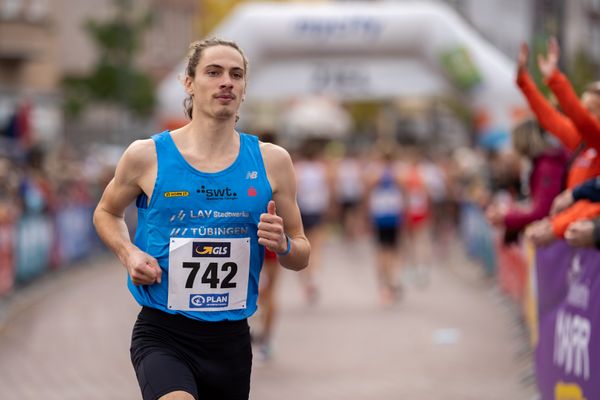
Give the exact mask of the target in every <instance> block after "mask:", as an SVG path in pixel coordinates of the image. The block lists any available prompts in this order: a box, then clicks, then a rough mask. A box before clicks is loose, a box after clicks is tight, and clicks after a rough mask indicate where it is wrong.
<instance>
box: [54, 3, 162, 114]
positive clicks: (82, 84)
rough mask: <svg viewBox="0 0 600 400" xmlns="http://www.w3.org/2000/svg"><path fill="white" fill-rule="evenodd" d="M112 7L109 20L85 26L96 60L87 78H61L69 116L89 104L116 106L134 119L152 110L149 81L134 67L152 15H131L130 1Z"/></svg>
mask: <svg viewBox="0 0 600 400" xmlns="http://www.w3.org/2000/svg"><path fill="white" fill-rule="evenodd" d="M115 6H116V10H117V11H116V15H115V16H114V18H113V19H111V20H108V21H96V20H89V21H87V22H86V24H85V27H84V28H85V31H86V33H87V34H88V35H89V37H90V38H91V39H92V41H93V42H94V44H95V46H96V48H97V51H98V59H97V62H96V64H95V65H94V67H93V68H92V70H91V72H90V73H89V74H88V75H86V76H79V77H76V76H67V77H66V78H65V79H64V88H65V92H66V102H65V106H66V110H67V112H68V113H69V114H71V115H78V114H79V113H81V112H82V111H83V110H84V109H85V107H86V106H87V104H88V103H90V102H93V101H99V102H104V103H112V104H117V105H120V106H122V107H124V108H126V109H127V110H129V111H131V112H133V113H134V114H137V115H138V116H145V115H148V114H150V113H151V112H152V110H153V107H154V104H155V96H154V85H153V82H152V80H151V78H150V77H149V76H148V75H147V74H145V73H144V72H143V71H141V70H139V69H138V68H137V67H136V66H135V64H134V60H135V56H136V55H137V54H138V53H139V51H140V50H141V47H142V40H143V35H144V33H145V32H146V31H147V29H148V28H149V27H150V26H151V24H152V14H150V13H146V14H144V15H142V16H138V17H135V16H133V15H134V13H133V10H132V5H131V0H115Z"/></svg>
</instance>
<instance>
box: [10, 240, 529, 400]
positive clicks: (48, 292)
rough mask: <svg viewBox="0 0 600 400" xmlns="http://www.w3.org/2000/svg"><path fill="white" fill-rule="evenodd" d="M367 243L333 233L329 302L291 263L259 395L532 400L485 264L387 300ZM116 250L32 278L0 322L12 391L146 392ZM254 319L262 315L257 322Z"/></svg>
mask: <svg viewBox="0 0 600 400" xmlns="http://www.w3.org/2000/svg"><path fill="white" fill-rule="evenodd" d="M373 255H374V250H373V249H372V247H371V246H370V244H369V243H368V242H367V241H362V242H359V243H354V244H345V243H343V242H342V241H340V240H337V239H331V240H329V241H328V242H327V244H326V246H325V248H324V250H323V261H324V265H323V266H322V268H321V270H320V271H319V272H320V273H319V282H320V287H321V296H320V302H319V303H318V304H317V305H316V306H312V307H311V306H308V305H306V304H305V302H304V299H303V296H302V291H301V287H300V284H299V281H298V279H297V276H296V274H295V273H293V272H289V271H284V273H283V274H282V276H281V277H282V279H281V286H280V288H279V297H280V299H281V318H280V320H279V322H278V325H277V330H276V334H275V342H274V358H273V359H272V360H271V361H269V362H266V363H265V362H260V361H259V360H256V362H255V367H254V371H253V382H252V394H251V399H253V400H271V399H273V400H274V399H277V400H281V399H286V400H296V399H298V400H299V399H312V400H320V399H323V400H325V399H326V400H337V399H344V400H359V399H360V400H364V399H377V400H397V399H411V400H438V399H444V400H507V399H511V400H530V399H532V398H533V395H534V392H533V389H532V388H531V387H523V386H522V385H521V384H520V383H519V379H520V375H521V374H522V372H523V371H524V369H526V364H527V362H523V361H522V360H521V361H519V360H518V359H517V358H516V357H515V353H516V352H517V350H518V348H519V347H520V345H521V343H522V340H521V339H519V338H517V337H516V336H515V333H514V331H515V329H514V326H511V325H512V323H513V320H514V318H513V317H512V315H511V313H510V311H509V310H508V308H507V307H506V306H505V305H503V304H502V302H500V301H499V296H498V295H497V294H495V292H494V291H493V290H491V289H490V285H489V283H486V282H484V281H483V279H482V278H481V277H480V274H479V271H478V270H477V269H476V268H475V267H473V266H472V265H470V264H468V263H464V262H462V261H460V260H461V259H460V257H454V258H453V261H449V262H448V265H445V266H441V265H437V266H435V267H434V268H433V269H432V270H431V273H430V283H429V285H428V286H427V287H425V288H418V287H416V286H409V287H408V288H407V291H406V295H405V297H404V300H403V301H402V302H401V303H400V304H398V305H395V306H393V307H391V308H382V307H380V306H379V304H378V302H377V292H376V286H375V279H374V273H373V265H372V259H373ZM124 278H125V277H124V273H123V270H122V268H121V267H120V266H118V265H117V263H116V261H115V259H114V258H112V257H100V258H97V259H95V260H93V261H91V262H88V263H87V264H86V265H83V266H80V267H79V268H76V269H75V268H73V269H71V270H70V271H68V272H67V273H61V274H58V275H57V276H54V277H51V278H50V279H46V280H44V281H43V282H42V283H39V284H36V285H34V286H32V287H29V288H28V289H27V290H26V291H25V292H23V293H21V294H19V295H17V296H15V298H14V299H13V300H12V302H11V303H10V304H9V311H10V313H9V317H7V318H5V321H4V322H5V323H4V326H2V327H1V329H0V399H19V400H21V399H22V400H28V399H32V400H33V399H36V400H37V399H45V400H54V399H56V400H71V399H73V400H74V399H77V400H80V399H86V400H95V399H103V400H104V399H113V400H121V399H123V400H125V399H139V398H140V395H139V391H138V387H137V383H136V380H135V377H134V373H133V370H132V368H131V366H130V362H129V353H128V348H129V336H130V332H131V327H132V324H133V321H134V319H135V316H136V313H137V311H138V307H137V305H136V304H135V303H134V302H133V301H132V300H131V298H130V296H129V294H128V293H127V291H126V288H125V281H124ZM253 322H254V321H253Z"/></svg>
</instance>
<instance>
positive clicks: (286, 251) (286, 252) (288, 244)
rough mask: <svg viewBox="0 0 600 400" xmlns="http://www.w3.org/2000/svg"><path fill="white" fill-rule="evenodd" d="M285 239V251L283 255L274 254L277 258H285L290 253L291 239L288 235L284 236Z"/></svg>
mask: <svg viewBox="0 0 600 400" xmlns="http://www.w3.org/2000/svg"><path fill="white" fill-rule="evenodd" d="M285 237H286V239H287V249H285V251H284V252H283V253H276V254H277V255H278V256H279V257H283V256H287V255H288V254H290V251H292V239H290V237H289V236H288V235H285Z"/></svg>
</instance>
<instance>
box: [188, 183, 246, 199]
mask: <svg viewBox="0 0 600 400" xmlns="http://www.w3.org/2000/svg"><path fill="white" fill-rule="evenodd" d="M196 192H198V193H202V194H203V195H204V196H205V197H206V200H235V199H237V193H235V192H234V191H232V190H231V189H230V188H228V187H225V188H218V189H215V188H207V187H206V186H204V185H202V186H201V187H200V189H198V190H197V191H196Z"/></svg>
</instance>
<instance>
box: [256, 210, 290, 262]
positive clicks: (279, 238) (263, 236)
mask: <svg viewBox="0 0 600 400" xmlns="http://www.w3.org/2000/svg"><path fill="white" fill-rule="evenodd" d="M257 233H258V243H260V244H262V245H263V246H265V247H266V248H267V249H269V250H271V251H272V252H274V253H283V252H285V251H286V249H287V240H288V239H287V237H286V236H285V233H284V230H283V219H282V218H281V217H280V216H279V215H277V211H276V207H275V202H274V201H273V200H271V201H269V205H268V206H267V212H266V213H263V214H261V215H260V222H259V224H258V232H257Z"/></svg>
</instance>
